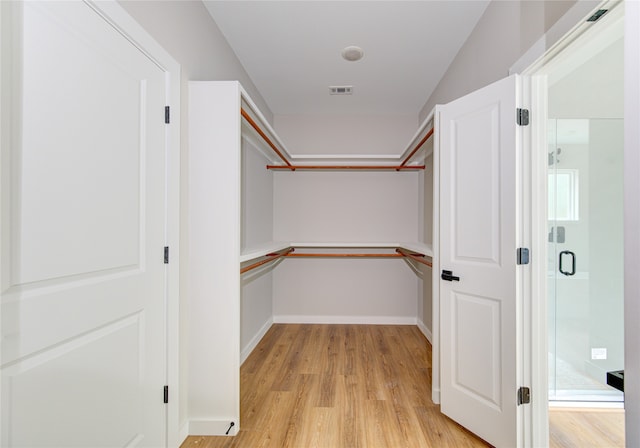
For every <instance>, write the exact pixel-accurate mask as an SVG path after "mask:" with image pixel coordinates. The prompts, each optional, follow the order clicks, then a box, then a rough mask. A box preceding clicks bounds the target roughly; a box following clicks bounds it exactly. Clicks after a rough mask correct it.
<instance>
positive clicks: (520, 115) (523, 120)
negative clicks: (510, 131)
mask: <svg viewBox="0 0 640 448" xmlns="http://www.w3.org/2000/svg"><path fill="white" fill-rule="evenodd" d="M516 122H517V123H518V125H519V126H527V125H528V124H529V109H521V108H518V109H516Z"/></svg>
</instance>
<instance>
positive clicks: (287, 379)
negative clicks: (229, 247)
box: [182, 324, 489, 448]
mask: <svg viewBox="0 0 640 448" xmlns="http://www.w3.org/2000/svg"><path fill="white" fill-rule="evenodd" d="M240 381H241V417H240V418H241V422H240V432H239V433H238V435H237V436H236V437H199V436H191V437H188V438H187V440H185V442H184V443H183V445H182V448H196V447H197V448H232V447H247V448H260V447H264V448H267V447H273V448H276V447H277V448H284V447H291V448H312V447H317V448H321V447H322V448H357V447H361V448H387V447H388V448H400V447H416V448H418V447H456V448H457V447H486V446H489V445H487V444H486V443H485V442H484V441H482V440H481V439H479V438H478V437H476V436H475V435H473V434H472V433H470V432H469V431H467V430H466V429H464V428H463V427H461V426H460V425H458V424H457V423H455V422H453V421H452V420H450V419H448V418H447V417H445V416H444V415H442V414H441V413H440V409H439V406H437V405H434V404H433V402H432V401H431V346H430V345H429V343H428V342H427V340H426V339H425V337H424V336H423V335H422V333H421V332H420V330H418V328H417V327H415V326H386V325H298V324H292V325H284V324H276V325H273V326H272V327H271V329H270V330H269V331H268V332H267V334H266V335H265V337H264V338H263V339H262V341H261V342H260V343H259V344H258V346H257V347H256V349H255V350H254V351H253V353H252V354H251V355H250V356H249V358H248V359H247V360H246V361H245V363H244V364H243V365H242V368H241V369H240Z"/></svg>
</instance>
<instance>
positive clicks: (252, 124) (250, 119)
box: [240, 108, 295, 170]
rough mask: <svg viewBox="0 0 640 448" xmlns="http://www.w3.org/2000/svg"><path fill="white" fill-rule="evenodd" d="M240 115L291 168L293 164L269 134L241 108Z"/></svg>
mask: <svg viewBox="0 0 640 448" xmlns="http://www.w3.org/2000/svg"><path fill="white" fill-rule="evenodd" d="M240 114H241V115H242V116H243V117H244V119H245V120H247V122H248V123H249V124H250V125H251V127H252V128H253V129H255V130H256V132H257V133H258V134H260V137H262V138H263V139H264V141H265V142H267V144H268V145H269V146H270V147H271V149H273V151H274V152H275V153H276V154H278V157H280V159H282V161H283V162H284V163H285V165H287V167H291V163H289V161H288V160H287V158H286V157H285V156H283V155H282V153H281V152H280V151H279V150H278V148H277V147H276V145H274V144H273V142H272V141H271V140H270V139H269V137H267V134H265V133H264V132H263V131H262V129H260V127H259V126H258V125H257V123H256V122H255V121H253V119H252V118H251V117H250V116H249V114H248V113H247V112H246V111H245V110H244V109H242V108H240ZM289 169H292V170H295V168H289Z"/></svg>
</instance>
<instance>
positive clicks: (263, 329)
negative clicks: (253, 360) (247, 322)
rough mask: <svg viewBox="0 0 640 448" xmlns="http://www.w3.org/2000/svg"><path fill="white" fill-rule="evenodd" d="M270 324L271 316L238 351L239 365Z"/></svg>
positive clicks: (271, 321) (271, 323)
mask: <svg viewBox="0 0 640 448" xmlns="http://www.w3.org/2000/svg"><path fill="white" fill-rule="evenodd" d="M271 325H273V317H270V318H269V319H268V320H267V321H266V322H265V323H264V325H263V326H262V328H260V330H258V332H257V333H256V335H255V336H254V337H253V338H252V339H251V340H250V341H249V343H248V344H247V346H246V347H245V348H243V349H242V351H241V352H240V365H242V364H243V363H244V362H245V361H246V360H247V358H248V357H249V355H250V354H251V352H252V351H253V349H254V348H256V346H257V345H258V343H259V342H260V341H261V340H262V338H263V337H264V335H265V334H267V331H269V328H271ZM225 431H226V430H225Z"/></svg>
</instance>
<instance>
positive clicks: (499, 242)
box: [437, 76, 521, 448]
mask: <svg viewBox="0 0 640 448" xmlns="http://www.w3.org/2000/svg"><path fill="white" fill-rule="evenodd" d="M518 81H519V80H518V78H517V77H516V76H511V77H509V78H506V79H504V80H501V81H498V82H496V83H494V84H491V85H490V86H488V87H485V88H483V89H481V90H478V91H476V92H473V93H471V94H469V95H467V96H465V97H463V98H460V99H458V100H456V101H453V102H451V103H449V104H446V105H444V106H440V107H438V109H437V113H438V114H439V122H440V146H439V156H440V218H439V219H440V221H439V228H440V239H439V243H440V258H439V260H440V266H439V269H440V271H439V272H440V275H441V277H440V285H439V286H440V335H441V346H440V347H441V352H440V359H441V383H440V385H441V397H440V398H441V409H442V412H443V413H444V414H446V415H448V416H449V417H451V418H452V419H453V420H455V421H457V422H458V423H460V424H461V425H463V426H464V427H466V428H468V429H469V430H470V431H472V432H474V433H476V434H477V435H479V436H480V437H482V438H483V439H485V440H486V441H487V442H489V443H491V444H493V445H495V446H497V447H510V448H513V447H516V446H519V437H518V436H517V432H518V431H517V427H518V424H517V413H518V406H517V390H518V386H519V384H518V375H519V368H518V366H519V365H520V363H519V356H520V355H521V354H520V351H519V348H518V344H519V341H520V338H519V337H518V325H519V324H518V322H519V321H518V309H519V305H518V300H519V297H520V292H519V291H518V289H517V284H518V280H517V275H518V271H517V264H516V263H517V261H516V258H517V257H516V251H517V242H518V239H517V238H518V231H517V225H518V222H519V220H518V216H517V206H516V200H517V199H516V197H517V191H519V188H518V186H517V182H518V180H519V176H518V174H517V172H518V163H519V156H518V151H519V139H518V138H517V136H518V134H517V127H518V126H517V123H516V108H517V105H516V96H517V91H518ZM445 271H450V273H449V274H447V272H445Z"/></svg>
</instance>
